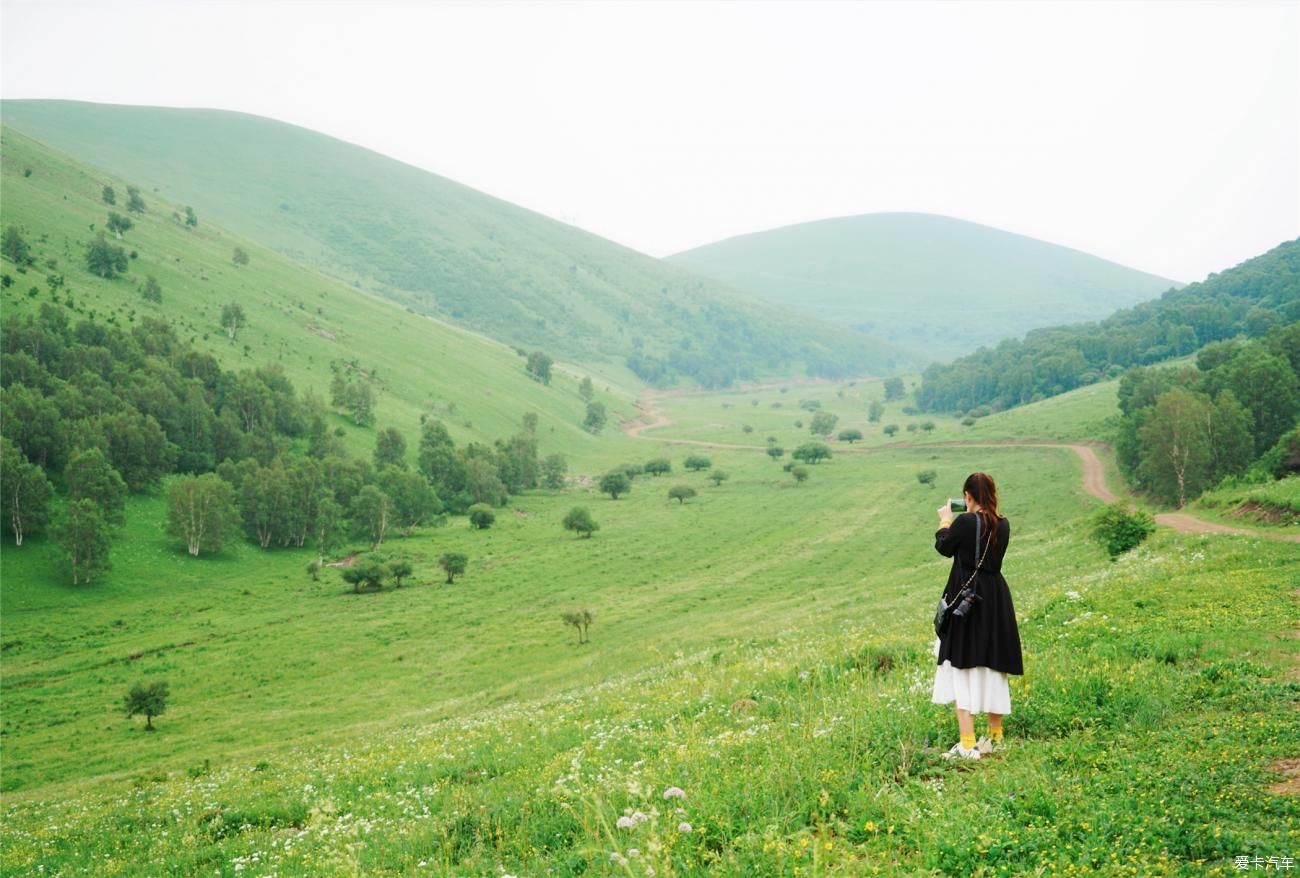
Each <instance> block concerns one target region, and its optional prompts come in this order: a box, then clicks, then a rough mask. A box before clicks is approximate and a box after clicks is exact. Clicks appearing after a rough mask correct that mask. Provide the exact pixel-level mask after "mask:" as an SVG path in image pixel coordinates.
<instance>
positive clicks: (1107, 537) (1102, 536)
mask: <svg viewBox="0 0 1300 878" xmlns="http://www.w3.org/2000/svg"><path fill="white" fill-rule="evenodd" d="M1155 529H1156V523H1155V519H1153V518H1152V517H1151V516H1150V515H1148V514H1147V513H1145V512H1143V511H1142V510H1140V509H1136V510H1134V511H1132V512H1129V510H1128V508H1127V507H1125V505H1124V504H1123V503H1113V504H1111V505H1110V506H1107V507H1106V508H1105V509H1102V510H1101V511H1100V512H1098V513H1097V514H1096V515H1095V516H1093V519H1092V535H1093V536H1094V537H1095V538H1096V539H1097V542H1099V543H1101V544H1102V546H1104V547H1105V549H1106V552H1107V554H1109V555H1110V558H1111V560H1112V561H1113V560H1115V559H1116V558H1118V557H1119V556H1120V555H1123V554H1124V553H1125V552H1127V551H1128V550H1129V549H1134V548H1137V546H1139V545H1140V544H1141V543H1142V541H1143V540H1145V539H1146V538H1147V537H1149V536H1151V534H1153V533H1155Z"/></svg>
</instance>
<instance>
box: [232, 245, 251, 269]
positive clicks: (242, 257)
mask: <svg viewBox="0 0 1300 878" xmlns="http://www.w3.org/2000/svg"><path fill="white" fill-rule="evenodd" d="M230 261H231V262H233V263H235V265H240V266H243V265H247V264H248V251H247V250H245V249H244V248H243V247H236V248H235V249H234V252H232V253H231V254H230Z"/></svg>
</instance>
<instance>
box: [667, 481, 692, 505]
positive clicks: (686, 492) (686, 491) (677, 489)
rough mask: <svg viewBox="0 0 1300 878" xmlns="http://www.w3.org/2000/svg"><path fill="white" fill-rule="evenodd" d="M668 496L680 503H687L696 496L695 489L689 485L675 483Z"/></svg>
mask: <svg viewBox="0 0 1300 878" xmlns="http://www.w3.org/2000/svg"><path fill="white" fill-rule="evenodd" d="M668 496H669V497H670V498H671V499H673V500H676V501H677V502H678V503H685V502H686V501H687V500H689V499H691V498H692V497H694V496H695V489H694V488H692V487H690V486H689V485H673V486H672V487H671V488H669V489H668Z"/></svg>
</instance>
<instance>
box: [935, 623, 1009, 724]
mask: <svg viewBox="0 0 1300 878" xmlns="http://www.w3.org/2000/svg"><path fill="white" fill-rule="evenodd" d="M934 655H935V657H936V658H938V656H939V641H937V640H936V641H935V642H934ZM930 700H931V701H933V702H934V703H935V704H952V703H953V702H954V701H955V702H957V706H958V707H959V708H961V709H962V710H965V711H969V712H970V713H1000V714H1002V715H1003V716H1006V715H1007V714H1009V713H1011V686H1010V685H1009V684H1008V683H1007V675H1006V674H1005V673H1003V672H1002V671H995V670H993V669H992V668H954V667H953V666H952V662H949V661H945V662H944V663H943V664H941V665H939V666H938V667H937V668H935V669H934V694H933V695H931V696H930Z"/></svg>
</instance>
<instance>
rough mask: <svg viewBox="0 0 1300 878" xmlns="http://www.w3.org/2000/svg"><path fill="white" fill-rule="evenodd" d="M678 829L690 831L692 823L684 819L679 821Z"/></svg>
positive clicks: (679, 830)
mask: <svg viewBox="0 0 1300 878" xmlns="http://www.w3.org/2000/svg"><path fill="white" fill-rule="evenodd" d="M677 831H678V832H690V831H691V824H689V823H687V822H686V821H685V820H683V821H682V822H681V823H678V824H677Z"/></svg>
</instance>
